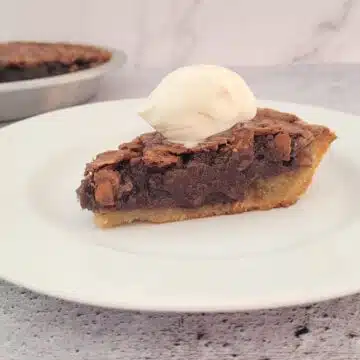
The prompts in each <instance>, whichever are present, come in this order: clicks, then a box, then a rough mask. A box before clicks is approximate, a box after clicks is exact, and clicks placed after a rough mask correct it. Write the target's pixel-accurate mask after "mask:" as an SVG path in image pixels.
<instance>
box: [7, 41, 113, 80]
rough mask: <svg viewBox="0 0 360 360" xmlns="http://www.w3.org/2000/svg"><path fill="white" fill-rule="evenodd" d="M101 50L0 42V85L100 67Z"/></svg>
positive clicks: (105, 55) (102, 60) (106, 55)
mask: <svg viewBox="0 0 360 360" xmlns="http://www.w3.org/2000/svg"><path fill="white" fill-rule="evenodd" d="M110 58H111V53H110V52H109V51H107V50H105V49H101V48H97V47H94V46H89V45H75V44H67V43H39V42H8V43H0V83H2V82H11V81H19V80H30V79H38V78H44V77H49V76H55V75H62V74H67V73H71V72H74V71H79V70H84V69H88V68H91V67H94V66H98V65H101V64H103V63H105V62H107V61H109V60H110Z"/></svg>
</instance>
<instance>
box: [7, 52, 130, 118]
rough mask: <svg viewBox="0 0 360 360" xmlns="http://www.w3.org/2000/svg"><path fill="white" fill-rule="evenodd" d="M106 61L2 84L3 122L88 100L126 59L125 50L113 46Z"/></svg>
mask: <svg viewBox="0 0 360 360" xmlns="http://www.w3.org/2000/svg"><path fill="white" fill-rule="evenodd" d="M111 52H112V57H111V59H110V60H109V61H107V62H106V63H104V64H102V65H99V66H96V67H93V68H91V69H86V70H81V71H76V72H73V73H71V74H64V75H58V76H50V77H47V78H41V79H33V80H24V81H14V82H6V83H1V84H0V109H1V111H0V122H2V121H10V120H19V119H23V118H26V117H29V116H33V115H36V114H41V113H44V112H48V111H51V110H55V109H60V108H64V107H69V106H72V105H77V104H81V103H84V102H86V101H88V100H89V99H91V98H92V97H94V96H95V95H96V93H97V92H98V89H99V85H100V81H101V80H102V78H103V77H104V76H105V75H106V74H107V73H108V72H110V71H113V70H116V69H120V68H121V67H122V66H123V65H124V64H125V62H126V54H125V53H124V52H123V51H121V50H111Z"/></svg>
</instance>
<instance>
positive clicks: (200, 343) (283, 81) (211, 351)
mask: <svg viewBox="0 0 360 360" xmlns="http://www.w3.org/2000/svg"><path fill="white" fill-rule="evenodd" d="M359 70H360V65H302V66H296V67H272V68H261V69H255V68H243V69H239V71H241V73H242V74H244V76H245V78H246V80H247V81H248V82H249V84H250V85H251V87H252V88H253V89H254V91H255V92H256V95H257V96H258V97H261V98H264V99H271V100H286V101H293V102H299V103H310V104H314V105H321V106H325V107H331V108H334V109H337V110H343V111H347V112H352V113H357V114H360V102H359V94H360V71H359ZM164 72H165V71H155V70H152V71H150V70H149V71H142V72H138V73H136V74H135V73H133V74H126V73H124V74H122V75H120V76H119V77H114V76H112V77H109V78H108V79H107V81H106V82H105V83H104V84H103V87H102V90H101V93H100V94H99V96H98V100H104V99H114V98H121V97H137V96H144V95H146V94H147V93H148V91H149V90H150V89H151V88H152V87H153V86H154V85H155V84H156V83H157V81H158V80H159V79H160V77H161V75H162V74H163V73H164ZM170 358H171V359H175V360H176V359H187V360H199V359H206V360H222V359H239V360H265V359H268V360H276V359H280V360H290V359H294V360H310V359H311V360H358V359H360V296H359V295H355V296H350V297H346V298H343V299H340V300H334V301H328V302H325V303H320V304H315V305H312V306H306V307H299V308H289V309H278V310H270V311H257V312H251V313H236V314H193V315H186V314H149V313H148V314H145V313H137V312H122V311H116V310H104V309H99V308H94V307H90V306H85V305H77V304H72V303H68V302H64V301H61V300H56V299H52V298H49V297H46V296H42V295H37V294H34V293H32V292H30V291H27V290H24V289H21V288H18V287H16V286H13V285H11V284H8V283H5V282H0V360H35V359H43V360H48V359H49V360H50V359H60V360H63V359H64V360H108V359H109V360H114V359H124V360H127V359H129V360H142V359H144V360H145V359H148V360H153V359H154V360H162V359H164V360H165V359H170Z"/></svg>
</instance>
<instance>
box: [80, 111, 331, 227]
mask: <svg viewBox="0 0 360 360" xmlns="http://www.w3.org/2000/svg"><path fill="white" fill-rule="evenodd" d="M335 138H336V136H335V134H334V133H333V132H332V131H331V130H329V129H328V128H326V127H324V126H318V125H310V124H307V123H305V122H304V121H302V120H300V119H299V118H298V117H297V116H295V115H292V114H287V113H283V112H279V111H276V110H272V109H258V111H257V114H256V116H255V118H253V119H252V120H250V121H248V122H245V123H238V124H236V125H235V126H233V127H232V128H231V129H230V130H228V131H226V132H223V133H221V134H217V135H216V136H212V137H209V138H208V139H207V140H206V141H205V142H203V143H201V144H199V145H198V146H196V147H193V148H186V147H184V146H183V145H180V144H174V143H170V142H168V141H167V140H166V139H165V138H164V137H163V136H162V135H161V134H160V133H158V132H154V133H149V134H144V135H141V136H140V137H138V138H136V139H135V140H133V141H132V142H129V143H124V144H122V145H120V146H119V148H118V149H117V150H113V151H107V152H104V153H102V154H99V155H97V156H96V158H95V159H94V160H93V161H92V162H91V163H89V164H87V166H86V169H85V178H84V179H83V180H82V182H81V185H80V187H79V188H78V189H77V194H78V197H79V200H80V204H81V207H82V208H84V209H88V210H91V211H93V212H94V214H95V223H96V224H97V225H98V226H99V227H102V228H106V227H113V226H118V225H122V224H128V223H132V222H136V221H141V222H152V223H165V222H171V221H180V220H187V219H194V218H202V217H208V216H214V215H223V214H235V213H241V212H245V211H250V210H268V209H272V208H277V207H287V206H290V205H292V204H294V203H295V202H296V201H297V200H298V199H299V197H300V196H301V195H302V194H303V193H304V192H305V191H306V189H307V188H308V187H309V185H310V183H311V180H312V177H313V175H314V172H315V170H316V168H317V166H318V165H319V163H320V161H321V159H322V157H323V155H324V154H325V153H326V151H327V149H328V148H329V146H330V144H331V142H332V141H333V140H334V139H335Z"/></svg>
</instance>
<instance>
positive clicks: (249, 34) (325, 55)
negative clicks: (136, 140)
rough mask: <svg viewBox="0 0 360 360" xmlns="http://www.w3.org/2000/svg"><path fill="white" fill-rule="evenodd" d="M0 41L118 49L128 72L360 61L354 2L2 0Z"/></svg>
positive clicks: (359, 16) (358, 6)
mask: <svg viewBox="0 0 360 360" xmlns="http://www.w3.org/2000/svg"><path fill="white" fill-rule="evenodd" d="M1 3H2V4H1V10H0V13H1V18H0V19H1V20H0V40H11V39H31V40H73V41H80V42H93V43H97V44H103V45H109V46H113V47H117V48H122V49H124V50H125V51H126V52H127V53H128V55H129V66H130V67H135V68H137V67H160V66H167V67H168V66H177V65H180V64H186V63H192V62H208V63H210V62H211V63H219V64H226V65H273V64H288V63H297V62H352V61H354V62H356V61H360V46H358V40H357V35H356V33H357V32H359V30H360V1H359V0H316V1H314V0H301V1H300V0H298V1H294V0H88V1H85V0H62V1H60V2H58V1H54V0H13V1H5V0H2V1H1Z"/></svg>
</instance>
